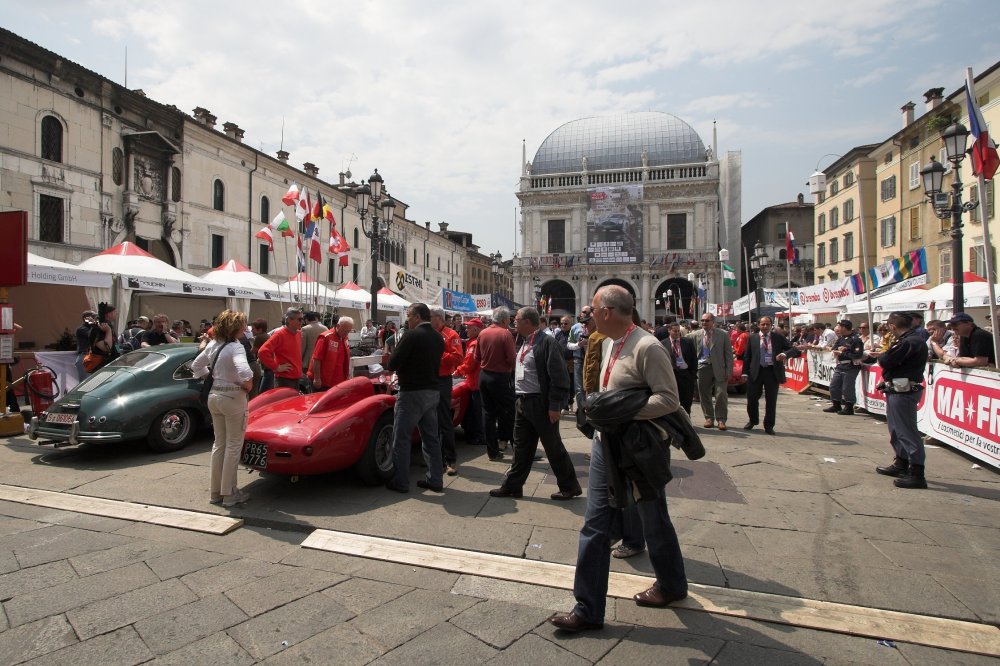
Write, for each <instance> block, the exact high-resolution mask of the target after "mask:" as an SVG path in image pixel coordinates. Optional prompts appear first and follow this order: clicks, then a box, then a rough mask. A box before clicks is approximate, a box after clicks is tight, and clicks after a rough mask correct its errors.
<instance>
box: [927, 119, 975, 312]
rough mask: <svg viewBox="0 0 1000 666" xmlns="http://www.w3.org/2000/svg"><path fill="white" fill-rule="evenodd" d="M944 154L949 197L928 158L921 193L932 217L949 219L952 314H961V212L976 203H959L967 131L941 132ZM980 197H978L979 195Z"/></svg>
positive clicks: (933, 162) (939, 172) (936, 165)
mask: <svg viewBox="0 0 1000 666" xmlns="http://www.w3.org/2000/svg"><path fill="white" fill-rule="evenodd" d="M941 138H942V139H943V140H944V149H945V153H946V154H947V155H948V161H949V162H951V164H952V173H953V174H954V179H953V180H952V182H951V196H949V195H948V194H947V193H945V192H942V191H941V186H942V184H943V182H944V165H943V164H941V163H940V162H938V161H937V160H935V159H934V158H933V157H931V161H930V162H929V163H928V164H927V165H925V166H924V168H923V169H921V170H920V178H921V179H922V180H923V185H924V193H925V194H926V195H927V198H928V200H930V202H931V204H932V205H933V206H934V214H935V215H937V216H938V218H940V219H942V220H947V219H948V218H949V217H950V218H951V274H952V313H953V314H958V313H959V312H964V311H965V274H964V272H963V262H962V213H964V212H965V211H971V210H974V209H975V208H976V206H978V205H979V202H978V201H977V202H975V203H973V202H971V201H970V202H966V203H962V187H963V185H962V176H961V166H962V160H964V159H965V144H966V142H967V141H968V138H969V130H967V129H966V128H965V126H964V125H962V124H961V123H958V122H956V123H955V124H953V125H950V126H948V127H947V128H945V130H944V131H943V132H941ZM979 196H980V198H982V196H983V195H982V194H980V195H979Z"/></svg>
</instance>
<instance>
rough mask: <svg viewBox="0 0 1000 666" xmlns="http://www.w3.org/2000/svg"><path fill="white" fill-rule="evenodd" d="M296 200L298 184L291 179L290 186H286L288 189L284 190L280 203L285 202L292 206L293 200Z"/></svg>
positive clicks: (297, 198) (297, 197)
mask: <svg viewBox="0 0 1000 666" xmlns="http://www.w3.org/2000/svg"><path fill="white" fill-rule="evenodd" d="M298 200H299V184H298V183H296V182H295V181H294V180H293V181H292V184H291V186H290V187H289V188H288V191H287V192H285V196H283V197H281V203H283V204H285V205H286V206H294V205H295V202H297V201H298Z"/></svg>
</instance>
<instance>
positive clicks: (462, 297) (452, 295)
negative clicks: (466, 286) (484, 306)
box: [441, 289, 476, 313]
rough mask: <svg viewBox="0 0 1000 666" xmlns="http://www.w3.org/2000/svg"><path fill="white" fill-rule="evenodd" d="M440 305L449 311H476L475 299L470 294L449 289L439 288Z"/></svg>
mask: <svg viewBox="0 0 1000 666" xmlns="http://www.w3.org/2000/svg"><path fill="white" fill-rule="evenodd" d="M441 307H442V308H444V309H445V310H448V311H450V312H468V313H472V312H476V301H475V300H474V299H473V298H472V296H471V295H470V294H465V293H462V292H460V291H453V290H451V289H442V290H441Z"/></svg>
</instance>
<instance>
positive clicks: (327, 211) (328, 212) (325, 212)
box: [319, 194, 337, 226]
mask: <svg viewBox="0 0 1000 666" xmlns="http://www.w3.org/2000/svg"><path fill="white" fill-rule="evenodd" d="M319 200H320V201H322V202H323V205H322V206H321V207H320V208H321V209H322V210H321V213H320V217H324V218H326V219H327V220H328V221H329V222H330V225H331V226H336V225H337V220H335V219H334V218H333V208H331V207H330V203H329V202H328V201H327V200H326V199H324V198H323V195H322V194H321V195H319Z"/></svg>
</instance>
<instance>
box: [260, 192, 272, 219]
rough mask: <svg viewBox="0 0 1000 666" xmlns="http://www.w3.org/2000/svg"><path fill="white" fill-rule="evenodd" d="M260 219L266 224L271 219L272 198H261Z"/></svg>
mask: <svg viewBox="0 0 1000 666" xmlns="http://www.w3.org/2000/svg"><path fill="white" fill-rule="evenodd" d="M260 221H261V222H263V223H264V224H267V223H268V222H270V221H271V200H270V199H268V198H267V197H261V198H260Z"/></svg>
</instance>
